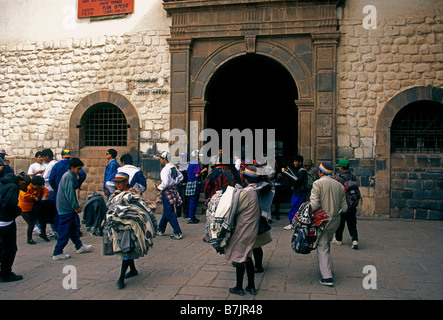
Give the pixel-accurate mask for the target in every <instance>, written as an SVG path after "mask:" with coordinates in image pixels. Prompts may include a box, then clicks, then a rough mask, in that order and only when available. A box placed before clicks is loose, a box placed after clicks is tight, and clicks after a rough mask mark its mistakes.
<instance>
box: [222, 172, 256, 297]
mask: <svg viewBox="0 0 443 320" xmlns="http://www.w3.org/2000/svg"><path fill="white" fill-rule="evenodd" d="M243 174H244V178H245V182H246V184H247V186H246V188H244V189H243V190H242V191H241V193H240V196H239V200H238V207H237V211H236V212H237V221H236V228H235V231H234V233H233V234H232V237H231V238H230V240H229V243H228V245H227V246H226V248H225V259H226V260H229V261H232V264H233V265H234V266H235V268H236V280H237V282H236V286H235V287H234V288H231V289H229V292H230V293H232V294H238V295H244V294H245V292H244V290H243V278H244V273H245V270H246V274H247V276H248V285H247V287H246V291H248V292H249V293H250V294H252V295H255V294H256V292H257V291H256V289H255V283H254V263H253V262H252V252H253V251H252V250H253V247H254V244H255V242H256V240H257V233H258V220H259V219H260V205H259V199H258V195H257V191H256V190H255V184H256V182H258V181H259V178H260V175H259V174H258V172H257V168H256V167H255V166H249V167H247V168H246V169H245V171H244V172H243Z"/></svg>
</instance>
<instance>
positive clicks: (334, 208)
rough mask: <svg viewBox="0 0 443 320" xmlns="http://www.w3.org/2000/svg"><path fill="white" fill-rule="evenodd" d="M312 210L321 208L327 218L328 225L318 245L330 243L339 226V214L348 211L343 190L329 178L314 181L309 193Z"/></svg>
mask: <svg viewBox="0 0 443 320" xmlns="http://www.w3.org/2000/svg"><path fill="white" fill-rule="evenodd" d="M310 200H311V206H312V210H314V211H315V210H318V209H319V208H322V209H323V210H324V211H325V212H326V214H327V216H328V218H329V221H330V222H329V224H328V226H327V227H326V229H325V231H324V232H323V234H322V236H321V237H320V239H319V242H318V243H319V244H325V243H326V242H327V241H331V240H332V237H333V236H334V233H335V231H336V230H337V228H338V226H339V225H340V213H341V212H346V210H348V205H347V204H346V196H345V188H344V187H343V186H342V185H341V183H340V182H338V181H336V180H334V179H332V177H331V176H323V177H321V178H320V179H318V180H316V181H314V184H313V186H312V191H311V198H310Z"/></svg>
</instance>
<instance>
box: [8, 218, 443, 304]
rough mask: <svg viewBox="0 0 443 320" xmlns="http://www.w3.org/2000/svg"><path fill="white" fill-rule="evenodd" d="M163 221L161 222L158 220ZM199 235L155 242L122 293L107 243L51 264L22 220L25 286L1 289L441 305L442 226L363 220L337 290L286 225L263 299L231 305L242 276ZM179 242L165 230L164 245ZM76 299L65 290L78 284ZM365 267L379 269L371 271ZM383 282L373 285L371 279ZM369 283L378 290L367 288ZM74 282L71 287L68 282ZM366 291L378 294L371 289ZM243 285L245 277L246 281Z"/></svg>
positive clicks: (189, 230) (269, 257) (262, 282)
mask: <svg viewBox="0 0 443 320" xmlns="http://www.w3.org/2000/svg"><path fill="white" fill-rule="evenodd" d="M156 215H157V218H158V219H160V212H159V213H157V214H156ZM199 217H200V218H201V220H202V221H201V222H200V223H199V224H195V225H189V224H186V220H185V219H183V218H179V222H180V225H181V227H182V230H183V234H184V238H183V239H182V240H178V241H177V240H172V239H170V238H169V236H164V237H157V238H156V239H155V243H154V247H153V248H152V249H151V250H150V251H149V253H148V255H147V256H146V257H143V258H140V259H138V260H136V267H137V269H138V271H139V275H138V276H136V277H134V278H131V279H127V280H126V281H125V283H126V288H124V289H122V290H119V289H117V288H116V285H115V284H116V281H117V278H118V275H119V272H120V260H118V258H117V257H114V256H103V255H102V254H101V247H102V246H101V241H102V238H101V237H97V236H93V235H91V234H89V233H88V232H86V231H85V230H84V226H83V227H82V229H83V237H82V240H83V242H84V243H86V244H92V245H93V247H94V250H93V251H92V252H89V253H83V254H76V253H75V250H74V248H73V245H72V243H70V244H68V246H67V247H66V248H65V252H66V253H68V254H71V258H70V259H68V260H64V261H53V260H52V257H51V255H52V251H53V248H54V245H55V243H56V242H55V240H51V241H50V242H44V241H43V240H42V239H40V238H39V237H38V235H37V234H34V240H35V241H36V242H37V244H36V245H28V244H26V238H25V227H26V224H25V222H24V220H23V219H22V218H21V217H19V218H18V219H17V225H18V247H19V251H18V253H17V257H16V260H15V264H14V268H13V270H14V272H15V273H17V274H21V275H23V277H24V278H23V280H21V281H17V282H12V283H0V300H22V299H27V300H52V299H54V300H58V299H63V300H109V299H111V300H114V299H115V300H139V299H142V300H242V301H245V302H246V301H247V300H288V299H307V300H317V299H336V300H348V299H377V300H385V299H425V300H428V299H443V273H442V272H441V266H442V265H443V249H442V243H443V221H411V220H387V219H369V218H359V220H358V231H359V236H360V241H359V243H360V248H359V250H353V249H351V247H350V245H351V240H350V238H349V235H348V234H347V231H346V230H345V235H344V242H343V245H341V246H337V245H331V254H332V261H333V271H334V278H335V286H334V287H325V286H322V285H320V284H319V283H318V280H319V279H320V273H319V270H318V264H317V254H316V252H313V253H311V254H309V255H305V256H304V255H298V254H296V253H294V252H293V251H292V250H291V247H290V239H291V237H292V231H290V230H283V227H284V226H285V225H286V224H287V222H288V221H287V215H282V218H281V219H280V220H274V223H273V224H272V237H273V241H272V243H270V244H268V245H267V246H265V247H264V248H263V249H264V267H265V272H264V273H262V274H256V278H255V282H256V287H257V289H258V293H257V295H256V296H251V295H249V294H248V293H246V295H244V296H237V295H232V294H230V293H229V291H228V288H230V287H233V286H234V285H235V269H234V268H233V267H232V266H231V265H230V264H229V263H227V262H226V261H225V259H224V256H222V255H219V254H217V253H216V252H215V250H214V249H213V248H212V246H210V245H209V244H207V243H204V242H203V241H202V235H203V230H204V216H199ZM171 232H172V229H171V228H170V226H169V225H168V228H167V229H166V233H167V235H169V234H170V233H171ZM68 265H69V266H74V267H75V271H76V275H77V281H76V285H77V288H76V289H65V288H64V285H63V283H64V281H65V285H72V284H74V283H73V281H70V282H68V281H67V280H68V279H69V278H70V277H68V276H73V275H74V273H73V272H72V270H74V269H73V268H72V267H67V269H65V270H64V268H65V267H66V266H68ZM365 266H373V267H369V268H374V267H375V269H369V270H365V271H366V272H364V268H365ZM69 268H71V269H69ZM375 275H376V278H374V276H375ZM369 278H371V281H369ZM71 279H72V278H71ZM364 284H367V285H370V286H376V289H370V288H369V289H365V288H364ZM245 285H246V276H245Z"/></svg>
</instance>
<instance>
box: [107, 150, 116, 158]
mask: <svg viewBox="0 0 443 320" xmlns="http://www.w3.org/2000/svg"><path fill="white" fill-rule="evenodd" d="M108 153H109V154H110V155H111V157H112V159H115V158H117V150H115V149H108Z"/></svg>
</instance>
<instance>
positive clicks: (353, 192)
mask: <svg viewBox="0 0 443 320" xmlns="http://www.w3.org/2000/svg"><path fill="white" fill-rule="evenodd" d="M340 177H342V178H343V179H345V177H344V176H342V175H340ZM352 178H355V176H354V175H352V176H351V179H349V180H346V179H345V182H344V183H343V186H344V187H345V195H346V202H347V204H348V207H349V208H356V207H357V206H358V203H359V202H360V199H361V194H360V190H359V188H358V182H357V181H356V180H352Z"/></svg>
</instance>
